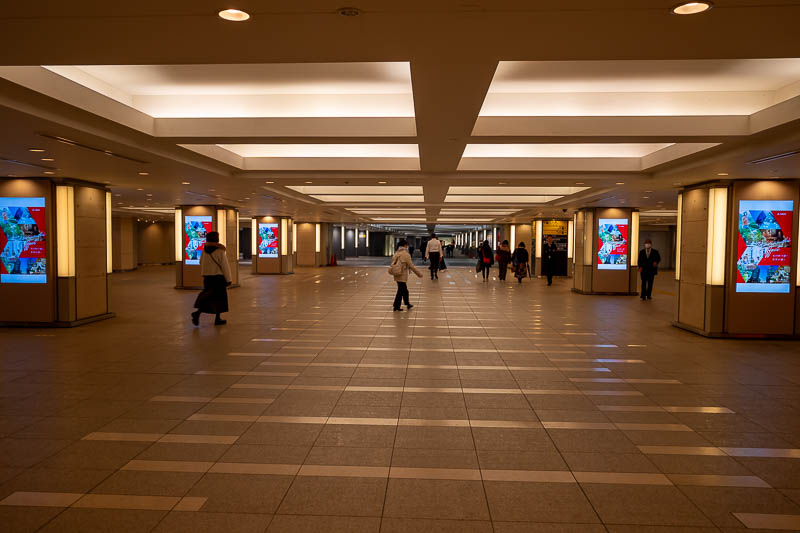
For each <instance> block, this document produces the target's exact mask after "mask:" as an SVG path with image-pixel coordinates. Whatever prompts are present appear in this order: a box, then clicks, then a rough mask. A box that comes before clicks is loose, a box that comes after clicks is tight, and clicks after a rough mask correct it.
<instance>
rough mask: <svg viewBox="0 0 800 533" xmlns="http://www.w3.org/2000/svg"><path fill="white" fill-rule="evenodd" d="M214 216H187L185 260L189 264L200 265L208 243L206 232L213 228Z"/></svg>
mask: <svg viewBox="0 0 800 533" xmlns="http://www.w3.org/2000/svg"><path fill="white" fill-rule="evenodd" d="M212 220H213V219H212V217H211V216H210V215H207V216H187V217H185V219H184V225H185V226H186V228H185V229H186V231H185V232H184V235H183V253H184V256H183V262H184V263H185V264H187V265H199V264H200V256H201V255H203V246H205V244H206V234H207V233H208V232H209V231H212V230H211V224H212Z"/></svg>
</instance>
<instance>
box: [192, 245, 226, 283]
mask: <svg viewBox="0 0 800 533" xmlns="http://www.w3.org/2000/svg"><path fill="white" fill-rule="evenodd" d="M200 274H201V275H203V276H219V275H220V274H221V275H223V276H225V281H227V282H229V283H230V282H231V281H233V278H232V277H231V266H230V264H228V254H227V252H226V251H225V248H222V247H218V248H216V249H215V250H214V251H213V252H211V253H206V252H203V253H202V255H201V256H200Z"/></svg>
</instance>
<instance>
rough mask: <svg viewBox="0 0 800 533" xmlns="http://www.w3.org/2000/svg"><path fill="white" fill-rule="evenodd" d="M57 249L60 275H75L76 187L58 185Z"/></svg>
mask: <svg viewBox="0 0 800 533" xmlns="http://www.w3.org/2000/svg"><path fill="white" fill-rule="evenodd" d="M56 237H57V240H56V249H57V250H58V277H60V278H69V277H73V276H75V189H74V188H73V187H71V186H69V185H58V186H56Z"/></svg>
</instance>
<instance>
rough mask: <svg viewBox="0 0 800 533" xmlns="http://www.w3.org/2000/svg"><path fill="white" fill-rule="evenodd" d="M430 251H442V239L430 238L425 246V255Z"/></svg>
mask: <svg viewBox="0 0 800 533" xmlns="http://www.w3.org/2000/svg"><path fill="white" fill-rule="evenodd" d="M431 252H434V253H439V254H441V253H442V241H440V240H439V239H431V240H429V241H428V246H427V247H426V248H425V257H428V254H430V253H431Z"/></svg>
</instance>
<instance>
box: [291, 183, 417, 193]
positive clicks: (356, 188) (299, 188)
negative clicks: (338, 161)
mask: <svg viewBox="0 0 800 533" xmlns="http://www.w3.org/2000/svg"><path fill="white" fill-rule="evenodd" d="M286 188H287V189H292V190H293V191H295V192H299V193H302V194H422V187H421V186H417V185H399V186H389V187H383V186H377V185H312V186H309V185H287V186H286Z"/></svg>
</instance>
